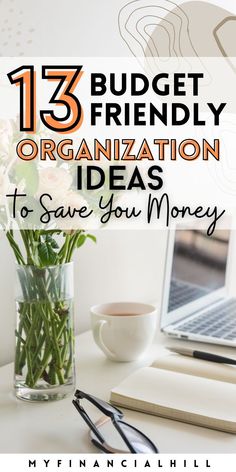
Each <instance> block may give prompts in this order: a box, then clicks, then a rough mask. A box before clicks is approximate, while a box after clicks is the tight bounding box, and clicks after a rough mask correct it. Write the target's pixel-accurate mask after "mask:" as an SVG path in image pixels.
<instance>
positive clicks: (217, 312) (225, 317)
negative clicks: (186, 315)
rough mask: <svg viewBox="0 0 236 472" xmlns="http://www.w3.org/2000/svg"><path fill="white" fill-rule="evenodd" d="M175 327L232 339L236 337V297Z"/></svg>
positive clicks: (180, 329)
mask: <svg viewBox="0 0 236 472" xmlns="http://www.w3.org/2000/svg"><path fill="white" fill-rule="evenodd" d="M175 328H176V329H177V330H178V331H183V332H189V333H192V334H201V335H204V336H211V337H214V338H220V339H227V340H229V341H231V340H233V339H235V338H236V298H230V299H228V300H226V301H224V302H221V303H219V304H217V306H215V307H211V308H209V309H208V310H206V311H204V313H202V314H201V315H198V316H195V317H194V318H192V319H191V320H188V321H185V322H183V321H182V322H181V323H178V324H177V325H175Z"/></svg>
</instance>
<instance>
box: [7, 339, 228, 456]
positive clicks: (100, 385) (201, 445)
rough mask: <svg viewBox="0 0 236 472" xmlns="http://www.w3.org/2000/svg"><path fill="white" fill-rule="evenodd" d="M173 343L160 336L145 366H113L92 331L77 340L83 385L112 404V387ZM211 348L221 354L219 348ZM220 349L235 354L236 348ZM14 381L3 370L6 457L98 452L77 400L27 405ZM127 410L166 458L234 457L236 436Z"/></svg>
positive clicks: (10, 372)
mask: <svg viewBox="0 0 236 472" xmlns="http://www.w3.org/2000/svg"><path fill="white" fill-rule="evenodd" d="M171 344H172V345H173V342H172V341H171V340H169V339H167V338H166V337H165V336H163V335H161V334H159V335H158V339H157V340H156V342H155V343H154V345H153V346H152V348H151V350H150V352H149V354H148V358H147V357H146V359H145V360H144V361H139V362H135V363H113V362H111V361H109V360H107V359H106V358H105V357H104V355H103V354H102V353H101V352H100V350H99V349H98V348H97V346H96V345H95V343H94V341H93V340H92V335H91V332H87V333H84V334H82V335H80V336H78V337H77V340H76V351H77V354H76V359H77V361H76V374H77V386H78V387H79V388H81V390H84V391H85V392H88V393H93V394H94V395H97V396H98V397H101V398H103V399H105V400H108V399H109V392H110V389H111V388H112V387H114V386H115V385H116V384H118V383H119V382H120V381H121V380H122V379H123V378H124V377H126V376H127V375H128V374H129V373H131V372H132V371H134V370H135V369H137V368H138V367H140V366H142V365H147V364H149V363H150V361H151V360H152V359H154V358H157V357H158V354H160V352H161V351H163V350H164V346H167V345H171ZM174 344H175V345H176V344H177V342H175V343H174ZM189 345H193V343H191V344H190V343H189ZM204 348H206V346H204ZM207 349H208V350H212V351H214V352H215V351H216V347H215V346H209V347H208V346H207ZM217 350H218V351H219V352H224V353H226V354H228V355H230V354H233V353H232V349H222V348H217ZM12 377H13V365H12V364H9V365H6V366H4V367H1V368H0V453H11V452H12V453H87V452H97V450H96V449H95V448H94V447H93V446H92V445H90V443H89V441H88V432H87V431H88V430H87V427H86V425H85V424H84V422H83V421H82V420H81V418H80V416H79V414H78V413H77V412H76V410H75V408H74V407H73V405H72V404H71V400H72V397H68V398H66V399H64V400H61V401H56V402H49V403H40V404H39V403H27V402H23V401H21V400H17V399H16V398H15V397H14V394H13V392H12ZM157 388H158V385H157ZM222 401H224V399H222ZM124 411H125V417H126V420H127V421H128V422H130V423H131V424H133V425H134V426H136V427H137V428H139V429H141V430H142V431H143V432H145V433H146V434H148V435H150V437H151V438H152V439H153V440H154V441H155V442H156V444H157V445H158V446H159V449H160V452H162V453H208V454H209V453H234V452H235V450H236V435H235V436H234V435H230V434H226V433H221V432H217V431H213V430H210V429H206V428H199V427H196V426H191V425H187V424H184V423H180V422H177V421H171V420H166V419H162V418H158V417H154V416H150V415H145V414H143V413H137V412H134V411H128V410H124Z"/></svg>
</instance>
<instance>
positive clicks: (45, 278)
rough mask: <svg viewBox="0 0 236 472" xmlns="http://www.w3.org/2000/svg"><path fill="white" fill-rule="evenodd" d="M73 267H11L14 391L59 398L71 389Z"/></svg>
mask: <svg viewBox="0 0 236 472" xmlns="http://www.w3.org/2000/svg"><path fill="white" fill-rule="evenodd" d="M73 296H74V287H73V263H68V264H63V265H56V266H52V267H46V268H43V269H41V268H37V267H34V266H17V296H16V310H17V323H16V330H15V335H16V349H15V392H16V396H17V397H18V398H20V399H22V400H29V401H48V400H59V399H62V398H64V397H65V396H67V395H68V394H70V393H72V392H73V391H74V384H75V368H74V330H73Z"/></svg>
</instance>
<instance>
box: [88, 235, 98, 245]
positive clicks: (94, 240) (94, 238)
mask: <svg viewBox="0 0 236 472" xmlns="http://www.w3.org/2000/svg"><path fill="white" fill-rule="evenodd" d="M87 238H89V239H91V240H92V241H93V242H94V243H96V242H97V238H96V236H94V235H93V234H87Z"/></svg>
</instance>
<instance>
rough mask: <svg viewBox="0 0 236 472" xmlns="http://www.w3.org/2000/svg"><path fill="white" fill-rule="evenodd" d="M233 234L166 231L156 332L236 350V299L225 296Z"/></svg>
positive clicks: (224, 232)
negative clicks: (166, 237) (165, 254)
mask: <svg viewBox="0 0 236 472" xmlns="http://www.w3.org/2000/svg"><path fill="white" fill-rule="evenodd" d="M231 239H232V232H230V231H228V230H218V231H215V232H214V235H213V236H211V237H208V236H206V233H205V232H203V231H200V230H195V229H192V230H178V229H176V230H171V231H169V238H168V247H167V257H166V267H165V278H164V286H163V300H162V312H161V330H162V331H163V332H164V333H166V334H168V335H169V336H173V337H176V338H180V339H191V340H195V341H202V342H208V343H215V344H221V345H227V346H236V298H232V297H229V296H228V295H227V292H228V290H227V285H228V276H229V260H230V259H231V258H230V253H231Z"/></svg>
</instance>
